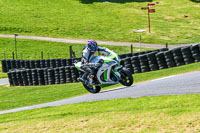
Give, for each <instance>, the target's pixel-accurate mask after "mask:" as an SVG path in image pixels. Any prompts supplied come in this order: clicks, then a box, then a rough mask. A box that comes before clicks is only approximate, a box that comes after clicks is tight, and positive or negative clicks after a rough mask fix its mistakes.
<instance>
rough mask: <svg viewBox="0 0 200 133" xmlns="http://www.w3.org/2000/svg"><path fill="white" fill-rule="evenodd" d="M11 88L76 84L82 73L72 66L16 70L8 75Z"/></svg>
mask: <svg viewBox="0 0 200 133" xmlns="http://www.w3.org/2000/svg"><path fill="white" fill-rule="evenodd" d="M7 74H8V79H9V83H10V85H11V86H39V85H53V84H64V83H75V82H78V80H77V78H78V77H81V76H82V75H83V72H81V71H79V70H77V69H76V68H75V67H74V66H66V67H56V68H35V69H16V70H11V71H9V72H8V73H7Z"/></svg>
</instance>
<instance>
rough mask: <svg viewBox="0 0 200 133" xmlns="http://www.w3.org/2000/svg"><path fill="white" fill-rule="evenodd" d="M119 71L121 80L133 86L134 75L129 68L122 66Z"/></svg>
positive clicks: (125, 84)
mask: <svg viewBox="0 0 200 133" xmlns="http://www.w3.org/2000/svg"><path fill="white" fill-rule="evenodd" d="M119 73H120V74H121V78H122V80H120V81H119V82H120V83H121V84H122V85H124V86H131V85H132V84H133V76H132V74H131V72H130V71H129V70H127V69H126V68H122V69H121V70H120V71H119Z"/></svg>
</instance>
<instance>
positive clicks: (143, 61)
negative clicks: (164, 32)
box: [139, 54, 150, 72]
mask: <svg viewBox="0 0 200 133" xmlns="http://www.w3.org/2000/svg"><path fill="white" fill-rule="evenodd" d="M139 60H140V66H141V71H142V72H148V71H150V68H149V62H148V58H147V55H146V54H143V55H139Z"/></svg>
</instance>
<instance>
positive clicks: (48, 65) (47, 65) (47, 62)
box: [45, 59, 51, 68]
mask: <svg viewBox="0 0 200 133" xmlns="http://www.w3.org/2000/svg"><path fill="white" fill-rule="evenodd" d="M50 66H51V63H50V59H45V67H46V68H50Z"/></svg>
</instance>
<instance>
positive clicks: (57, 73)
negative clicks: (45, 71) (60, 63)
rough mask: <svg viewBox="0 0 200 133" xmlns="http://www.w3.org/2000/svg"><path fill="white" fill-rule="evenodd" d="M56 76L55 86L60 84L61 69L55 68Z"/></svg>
mask: <svg viewBox="0 0 200 133" xmlns="http://www.w3.org/2000/svg"><path fill="white" fill-rule="evenodd" d="M54 73H55V74H54V75H55V84H60V71H59V67H57V68H54Z"/></svg>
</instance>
